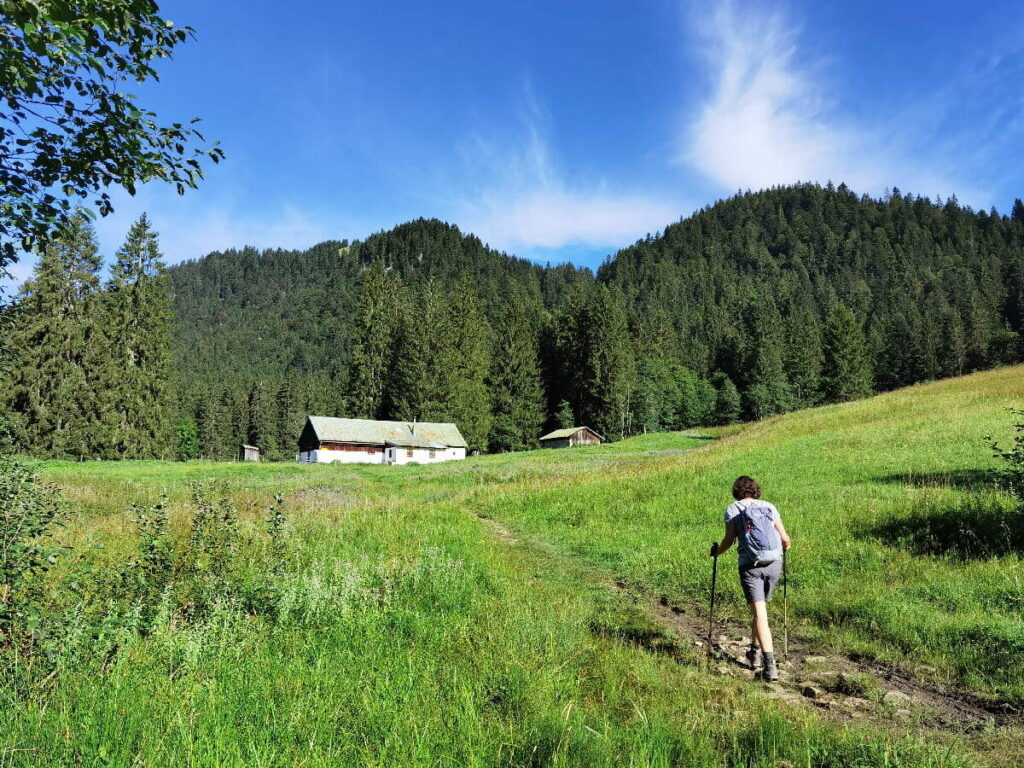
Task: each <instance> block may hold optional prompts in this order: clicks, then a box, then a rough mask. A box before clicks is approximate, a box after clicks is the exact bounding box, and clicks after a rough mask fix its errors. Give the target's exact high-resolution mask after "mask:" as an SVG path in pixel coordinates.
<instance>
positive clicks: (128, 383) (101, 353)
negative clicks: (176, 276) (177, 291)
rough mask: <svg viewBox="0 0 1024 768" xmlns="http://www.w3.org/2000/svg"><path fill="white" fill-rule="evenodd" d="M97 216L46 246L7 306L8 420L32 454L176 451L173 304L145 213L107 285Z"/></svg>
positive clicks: (3, 407)
mask: <svg viewBox="0 0 1024 768" xmlns="http://www.w3.org/2000/svg"><path fill="white" fill-rule="evenodd" d="M102 266H103V265H102V259H101V256H100V253H99V248H98V246H97V242H96V235H95V231H94V230H93V227H92V225H91V224H90V221H89V218H88V217H87V216H86V215H85V214H83V213H78V214H77V215H75V216H74V217H73V218H72V219H71V221H70V224H69V226H68V228H67V230H66V231H65V232H64V233H63V234H62V235H61V236H59V237H58V238H56V239H55V240H54V241H52V242H51V243H50V244H48V245H47V246H46V247H45V248H44V249H42V251H41V252H40V253H39V263H38V266H37V267H36V270H35V274H34V275H33V277H32V278H31V279H30V280H29V281H28V282H27V283H26V284H25V286H24V287H23V288H22V290H21V292H20V294H19V295H18V297H17V301H16V302H15V303H14V305H13V306H12V307H9V308H8V309H7V310H6V311H5V312H4V313H3V315H4V317H3V321H4V326H5V327H6V329H7V331H8V333H7V337H6V344H5V345H4V346H3V348H2V349H0V353H2V354H3V358H4V359H3V365H2V366H0V417H2V416H3V415H4V414H7V421H8V422H9V428H10V430H11V432H12V436H13V438H14V440H15V442H16V445H17V447H18V448H19V449H20V450H22V451H24V452H26V453H29V454H32V455H34V456H47V457H58V458H68V457H89V458H104V459H135V458H150V457H165V456H168V455H170V454H171V452H172V450H173V444H172V433H171V420H172V418H173V413H174V411H173V408H174V393H173V389H172V388H173V382H172V368H173V363H172V333H173V310H172V304H171V295H170V283H169V281H168V278H167V276H166V274H165V272H164V265H163V262H162V261H161V257H160V252H159V247H158V244H157V236H156V233H154V232H153V231H152V228H151V226H150V223H149V220H148V219H147V218H146V216H145V215H143V216H142V217H140V218H139V219H138V221H136V222H135V223H134V224H133V225H132V227H131V229H130V231H129V232H128V235H127V237H126V239H125V241H124V244H123V245H122V246H121V248H120V249H118V251H117V253H116V254H115V256H114V259H113V263H112V265H111V268H110V275H109V278H108V279H107V280H105V281H104V280H103V279H102V277H101V271H102Z"/></svg>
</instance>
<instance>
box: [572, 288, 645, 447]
mask: <svg viewBox="0 0 1024 768" xmlns="http://www.w3.org/2000/svg"><path fill="white" fill-rule="evenodd" d="M623 304H624V303H623V300H622V295H621V294H620V293H619V292H618V291H613V290H612V289H609V288H608V287H607V286H605V285H598V286H597V287H596V288H595V289H594V290H593V291H592V292H591V300H590V302H589V303H588V305H587V313H586V316H587V322H586V344H585V348H586V350H587V357H586V363H585V365H584V368H583V370H584V373H585V376H586V378H585V379H584V382H585V388H584V393H583V408H582V417H583V420H584V421H585V422H587V426H591V427H592V428H594V429H596V430H597V431H598V432H600V433H601V434H603V435H604V436H605V437H608V438H611V439H614V438H615V437H619V438H622V437H626V436H628V435H629V434H630V432H631V424H630V422H629V415H630V401H631V397H632V394H633V387H634V384H635V375H636V367H635V365H636V364H635V360H634V357H633V349H632V346H631V340H630V336H629V328H628V326H627V324H626V311H625V307H624V305H623Z"/></svg>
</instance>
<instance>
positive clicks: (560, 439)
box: [540, 427, 605, 448]
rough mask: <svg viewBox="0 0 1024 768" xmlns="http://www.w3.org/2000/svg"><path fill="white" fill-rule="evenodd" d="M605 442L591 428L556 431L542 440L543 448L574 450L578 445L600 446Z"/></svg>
mask: <svg viewBox="0 0 1024 768" xmlns="http://www.w3.org/2000/svg"><path fill="white" fill-rule="evenodd" d="M603 442H605V439H604V438H603V437H601V436H600V435H599V434H597V432H595V431H594V430H592V429H591V428H590V427H569V428H567V429H556V430H555V431H554V432H549V433H548V434H546V435H544V437H542V438H541V439H540V444H541V447H543V448H572V447H573V446H577V445H600V444H601V443H603Z"/></svg>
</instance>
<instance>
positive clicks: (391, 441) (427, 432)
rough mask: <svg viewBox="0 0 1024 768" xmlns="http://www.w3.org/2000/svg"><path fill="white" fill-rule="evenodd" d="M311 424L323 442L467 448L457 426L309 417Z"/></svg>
mask: <svg viewBox="0 0 1024 768" xmlns="http://www.w3.org/2000/svg"><path fill="white" fill-rule="evenodd" d="M309 423H310V425H312V427H313V431H314V432H315V433H316V436H317V439H318V440H320V441H321V442H329V443H363V444H366V445H394V446H402V447H409V448H466V447H468V446H467V445H466V441H465V439H464V438H463V437H462V433H461V432H459V428H458V427H457V426H455V425H454V424H434V423H430V422H417V423H416V424H413V423H412V422H408V421H373V420H371V419H336V418H333V417H331V416H310V417H309ZM414 429H415V432H414V431H413V430H414Z"/></svg>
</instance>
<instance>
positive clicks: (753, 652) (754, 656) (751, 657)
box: [747, 645, 761, 671]
mask: <svg viewBox="0 0 1024 768" xmlns="http://www.w3.org/2000/svg"><path fill="white" fill-rule="evenodd" d="M747 664H749V665H750V668H751V669H753V670H755V671H756V670H757V668H758V667H760V666H761V646H759V645H752V646H750V647H749V648H747Z"/></svg>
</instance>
